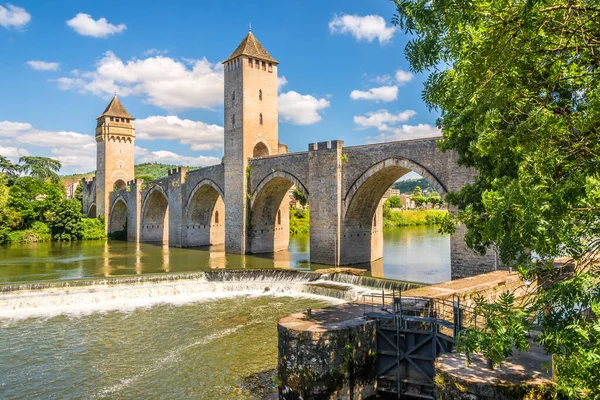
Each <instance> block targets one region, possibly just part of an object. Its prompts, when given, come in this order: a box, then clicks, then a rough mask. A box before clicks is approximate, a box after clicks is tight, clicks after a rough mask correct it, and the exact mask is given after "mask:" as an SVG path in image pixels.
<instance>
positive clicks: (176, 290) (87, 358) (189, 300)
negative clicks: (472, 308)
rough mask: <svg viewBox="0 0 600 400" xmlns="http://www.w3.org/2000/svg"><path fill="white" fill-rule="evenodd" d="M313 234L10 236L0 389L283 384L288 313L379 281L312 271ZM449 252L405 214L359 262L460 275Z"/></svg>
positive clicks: (0, 275)
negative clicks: (281, 342) (369, 259)
mask: <svg viewBox="0 0 600 400" xmlns="http://www.w3.org/2000/svg"><path fill="white" fill-rule="evenodd" d="M308 243H309V241H308V237H303V236H296V237H293V238H292V240H291V243H290V249H289V251H287V252H281V253H277V254H276V255H275V256H274V257H272V255H265V256H244V257H242V256H232V255H225V254H224V251H223V248H222V247H221V248H219V247H216V248H211V249H175V248H168V247H162V246H152V245H147V244H134V243H125V242H113V241H111V242H79V243H71V244H60V243H44V244H33V245H20V246H4V247H0V282H1V283H3V284H4V285H0V290H2V289H3V287H4V293H0V398H61V399H63V398H64V399H75V398H98V399H100V398H106V399H109V398H124V399H128V398H131V399H134V398H136V399H137V398H148V399H149V398H178V399H196V398H199V399H233V398H235V399H260V398H274V397H273V396H274V395H275V393H276V385H275V380H276V374H275V367H276V364H277V321H278V319H279V318H281V317H282V316H284V315H287V314H290V313H295V312H300V311H302V310H305V309H306V308H313V309H316V308H321V307H325V306H327V305H330V304H336V303H339V302H340V301H342V300H340V299H343V300H350V299H361V298H362V295H363V294H364V293H367V292H368V291H371V290H373V289H372V288H369V289H366V288H363V287H361V286H357V285H356V284H354V285H350V284H348V283H346V281H345V280H342V281H329V280H326V281H323V279H325V278H322V277H321V278H318V279H317V280H316V281H313V280H311V279H315V278H314V277H312V278H311V276H314V275H315V274H314V273H311V272H310V270H311V269H319V268H321V267H324V266H319V265H310V263H309V262H308V261H307V259H308V257H309V249H308ZM449 253H450V244H449V238H448V237H447V236H443V235H439V234H438V233H437V232H436V230H435V228H434V227H409V228H396V229H390V230H387V231H386V232H385V247H384V260H383V261H380V262H377V263H373V264H371V265H366V266H362V267H363V268H366V269H369V271H368V274H370V275H372V276H375V277H385V278H389V279H399V280H406V281H415V282H428V283H432V282H438V281H443V280H446V279H449V277H450V262H449V258H450V255H449ZM242 269H243V270H244V271H242ZM262 269H271V271H266V272H265V271H258V270H262ZM273 269H274V270H273ZM228 270H233V271H231V272H229V271H228ZM253 270H256V271H253ZM303 270H304V271H308V272H302V271H303ZM203 271H204V272H203ZM296 271H297V272H296ZM175 272H177V273H179V274H172V273H175ZM186 272H187V274H186ZM184 276H186V277H184ZM178 277H182V278H181V279H180V278H178ZM103 278H107V279H103ZM307 279H308V280H307ZM327 279H334V278H333V277H331V278H327ZM340 279H341V278H340ZM344 279H345V278H344ZM19 282H21V284H19ZM336 285H337V286H336ZM394 285H396V283H394ZM336 287H337V289H336ZM15 288H16V289H15ZM22 288H26V289H22Z"/></svg>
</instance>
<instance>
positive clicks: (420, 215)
mask: <svg viewBox="0 0 600 400" xmlns="http://www.w3.org/2000/svg"><path fill="white" fill-rule="evenodd" d="M447 213H448V211H446V210H392V209H389V208H384V209H383V226H385V227H387V228H393V227H398V226H411V225H435V224H437V223H439V222H440V220H441V219H442V218H443V217H444V216H445V215H446V214H447Z"/></svg>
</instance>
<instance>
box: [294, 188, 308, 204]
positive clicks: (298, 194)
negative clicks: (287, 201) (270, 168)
mask: <svg viewBox="0 0 600 400" xmlns="http://www.w3.org/2000/svg"><path fill="white" fill-rule="evenodd" d="M292 195H293V196H294V199H296V201H298V202H299V203H300V205H301V206H302V207H304V206H305V205H306V196H304V193H302V191H301V190H300V189H298V188H294V191H293V192H292Z"/></svg>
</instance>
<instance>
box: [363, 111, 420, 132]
mask: <svg viewBox="0 0 600 400" xmlns="http://www.w3.org/2000/svg"><path fill="white" fill-rule="evenodd" d="M415 115H417V113H416V111H414V110H405V111H400V112H399V113H397V114H392V113H390V112H389V111H388V110H378V111H374V112H369V113H367V114H366V116H362V115H355V116H354V123H355V124H356V125H357V126H358V128H359V129H368V128H377V130H379V131H387V130H390V129H391V126H393V125H395V124H398V123H399V122H406V121H408V120H409V119H411V118H412V117H414V116H415Z"/></svg>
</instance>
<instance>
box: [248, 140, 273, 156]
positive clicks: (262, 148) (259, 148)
mask: <svg viewBox="0 0 600 400" xmlns="http://www.w3.org/2000/svg"><path fill="white" fill-rule="evenodd" d="M269 154H271V152H270V151H269V147H268V146H267V145H266V144H265V142H263V141H259V142H257V143H256V144H255V145H254V149H253V150H252V157H253V158H262V157H268V156H269Z"/></svg>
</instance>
